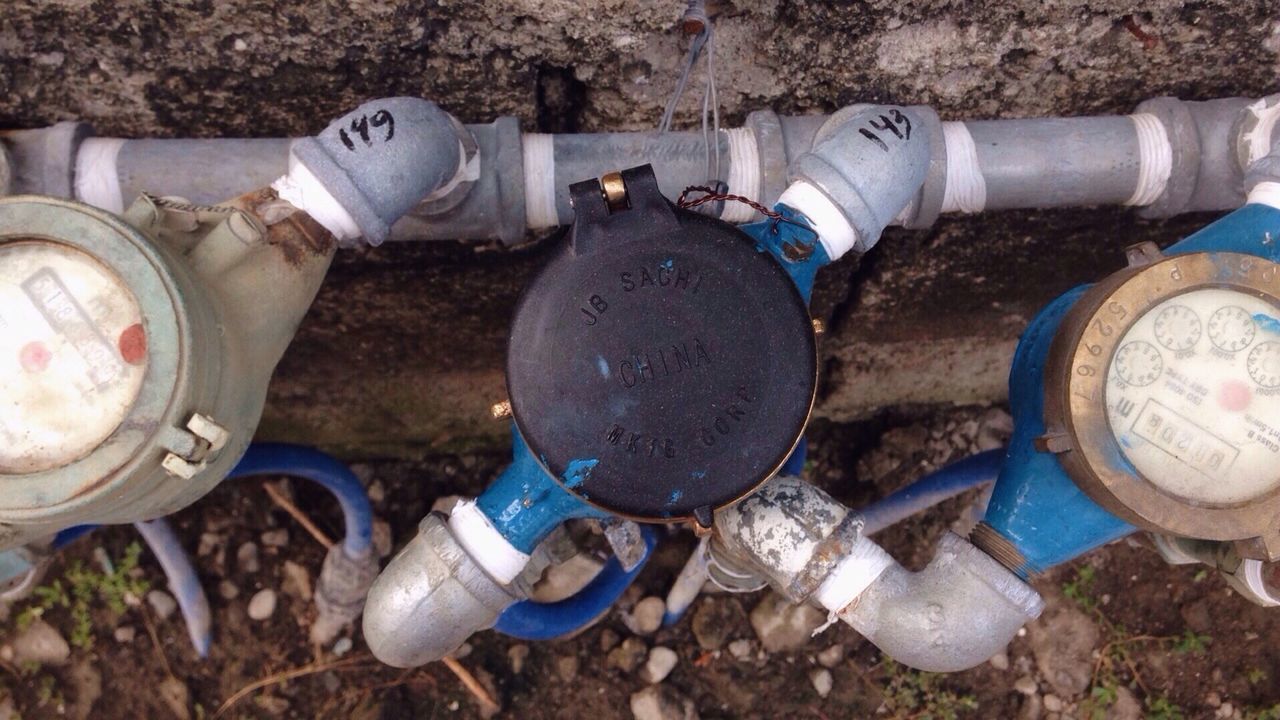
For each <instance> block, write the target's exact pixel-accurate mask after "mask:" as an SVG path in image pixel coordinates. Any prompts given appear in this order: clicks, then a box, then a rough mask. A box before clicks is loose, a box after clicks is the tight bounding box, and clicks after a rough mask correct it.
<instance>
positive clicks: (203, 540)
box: [196, 532, 226, 557]
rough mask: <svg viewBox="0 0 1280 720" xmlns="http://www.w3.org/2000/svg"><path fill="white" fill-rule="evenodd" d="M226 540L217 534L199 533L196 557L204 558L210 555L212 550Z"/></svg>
mask: <svg viewBox="0 0 1280 720" xmlns="http://www.w3.org/2000/svg"><path fill="white" fill-rule="evenodd" d="M224 542H226V540H225V539H224V538H223V537H222V536H221V535H219V534H217V533H211V532H206V533H200V544H199V545H197V546H196V556H197V557H205V556H208V555H212V554H213V551H214V550H217V549H218V548H219V547H221V546H222V543H224Z"/></svg>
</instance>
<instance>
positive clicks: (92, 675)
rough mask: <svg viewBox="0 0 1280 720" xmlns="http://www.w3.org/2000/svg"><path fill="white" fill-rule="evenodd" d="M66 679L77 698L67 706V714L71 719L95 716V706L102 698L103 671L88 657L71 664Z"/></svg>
mask: <svg viewBox="0 0 1280 720" xmlns="http://www.w3.org/2000/svg"><path fill="white" fill-rule="evenodd" d="M66 679H67V684H68V685H70V686H71V688H72V693H71V694H72V697H74V698H75V702H74V703H72V704H71V705H70V706H69V707H67V709H66V716H67V717H68V718H70V719H71V720H88V718H90V717H92V716H93V706H94V705H95V704H97V702H98V700H100V699H101V698H102V673H100V672H98V669H97V668H96V667H94V665H93V663H92V662H91V661H89V660H88V659H87V658H86V659H81V660H78V661H77V662H75V663H73V664H72V665H71V669H70V670H68V671H67V673H66Z"/></svg>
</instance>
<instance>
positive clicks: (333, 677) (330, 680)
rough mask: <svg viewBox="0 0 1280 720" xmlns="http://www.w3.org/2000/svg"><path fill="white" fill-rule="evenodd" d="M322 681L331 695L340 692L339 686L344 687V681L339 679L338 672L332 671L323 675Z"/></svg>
mask: <svg viewBox="0 0 1280 720" xmlns="http://www.w3.org/2000/svg"><path fill="white" fill-rule="evenodd" d="M320 682H321V684H323V685H324V690H325V692H327V693H329V694H330V695H332V694H334V693H336V692H338V688H340V687H342V681H341V680H339V679H338V674H337V673H335V672H332V671H330V672H327V673H324V674H323V675H321V676H320Z"/></svg>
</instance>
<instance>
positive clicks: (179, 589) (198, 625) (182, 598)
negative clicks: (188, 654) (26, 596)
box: [133, 518, 213, 658]
mask: <svg viewBox="0 0 1280 720" xmlns="http://www.w3.org/2000/svg"><path fill="white" fill-rule="evenodd" d="M133 526H134V527H135V528H137V530H138V533H139V534H141V535H142V539H143V540H146V541H147V547H149V548H151V552H152V553H154V554H155V556H156V560H158V561H160V567H162V568H164V574H165V577H167V578H169V590H170V591H171V592H173V596H174V597H175V598H176V599H177V600H178V607H179V608H180V609H181V610H182V618H183V620H185V621H186V623H187V635H189V636H190V637H191V644H192V645H193V646H195V649H196V654H197V655H199V656H200V657H202V658H205V657H209V646H210V644H211V636H212V634H213V616H212V614H210V612H209V598H208V597H206V596H205V594H204V588H203V587H201V585H200V578H199V577H197V576H196V569H195V568H194V567H192V566H191V558H190V557H188V556H187V553H186V551H185V550H183V549H182V542H181V541H179V540H178V536H177V534H176V533H174V532H173V527H172V526H170V525H169V522H168V521H167V520H165V519H164V518H157V519H155V520H149V521H147V522H138V523H134V524H133Z"/></svg>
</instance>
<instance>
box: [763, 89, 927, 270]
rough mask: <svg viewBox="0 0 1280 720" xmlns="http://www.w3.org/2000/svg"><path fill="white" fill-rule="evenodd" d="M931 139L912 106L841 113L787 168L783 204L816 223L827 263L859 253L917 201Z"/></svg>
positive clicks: (861, 107)
mask: <svg viewBox="0 0 1280 720" xmlns="http://www.w3.org/2000/svg"><path fill="white" fill-rule="evenodd" d="M929 135H930V133H929V131H928V124H927V123H926V122H925V119H924V118H923V117H922V116H921V115H920V113H919V112H917V111H916V110H915V109H913V108H907V107H898V106H893V105H854V106H851V107H848V108H845V109H844V110H841V111H840V112H838V113H836V114H835V115H832V116H831V118H830V119H829V120H827V122H826V124H824V125H823V126H822V128H821V129H819V131H818V134H817V136H816V137H815V138H814V144H813V149H812V150H810V151H809V152H807V153H805V154H804V155H801V156H800V157H799V158H797V159H796V161H795V162H793V163H792V164H791V167H790V169H789V171H788V178H789V180H790V181H791V185H790V187H789V188H788V189H787V192H786V193H784V194H783V198H782V202H783V203H784V204H788V205H790V206H791V207H793V208H794V209H796V210H799V211H800V212H802V213H804V214H805V215H806V216H807V217H809V219H810V220H811V221H814V222H813V223H812V224H813V226H814V228H815V229H816V230H818V232H819V234H820V235H822V240H823V245H824V246H825V249H826V250H827V254H828V255H829V256H830V257H831V258H832V259H833V260H834V259H835V258H837V257H839V256H840V255H843V254H844V253H845V252H848V251H849V250H853V251H855V252H859V253H864V252H866V251H867V250H870V249H871V248H872V247H873V246H874V245H875V244H876V242H878V241H879V239H880V234H881V232H883V231H884V229H885V227H887V226H888V225H889V224H890V223H892V222H893V221H894V219H895V218H897V217H898V216H899V215H900V214H902V213H903V212H904V211H905V210H906V209H907V208H908V206H910V205H911V203H912V202H913V201H915V200H916V199H917V198H918V196H919V195H920V190H921V187H922V185H923V184H924V179H925V175H926V174H927V173H928V171H929V165H930V138H929ZM800 184H803V185H807V186H809V187H810V188H812V189H813V190H816V191H817V193H819V194H820V195H821V198H825V200H826V201H828V202H829V203H830V204H831V205H832V206H834V209H835V210H836V211H837V212H838V214H839V216H840V217H839V220H842V221H843V223H844V224H845V225H846V226H847V228H848V232H840V231H838V230H835V229H834V228H833V227H832V225H833V224H835V223H837V222H838V221H837V219H835V218H832V219H831V220H830V221H829V222H827V218H826V217H825V216H826V215H827V214H828V212H829V211H827V210H824V209H823V208H822V207H821V200H820V199H819V198H817V197H814V198H806V197H805V195H806V194H807V193H808V192H810V191H807V190H805V189H804V188H797V185H800ZM797 196H799V197H797ZM789 199H790V200H798V202H799V206H797V205H793V204H791V203H790V202H788V200H789ZM824 227H826V228H828V232H826V233H825V234H824V233H823V229H824Z"/></svg>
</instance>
